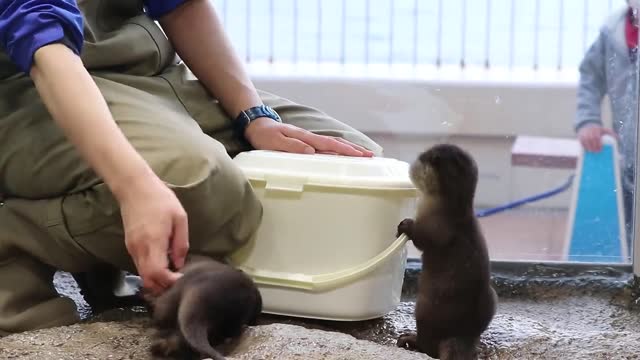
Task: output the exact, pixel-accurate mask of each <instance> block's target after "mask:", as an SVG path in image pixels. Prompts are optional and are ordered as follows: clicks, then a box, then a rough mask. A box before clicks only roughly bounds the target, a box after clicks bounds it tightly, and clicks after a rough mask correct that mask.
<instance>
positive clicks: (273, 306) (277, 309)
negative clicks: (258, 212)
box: [232, 151, 416, 321]
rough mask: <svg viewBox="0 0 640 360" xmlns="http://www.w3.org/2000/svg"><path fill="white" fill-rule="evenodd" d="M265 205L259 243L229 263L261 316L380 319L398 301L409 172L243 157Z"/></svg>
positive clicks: (283, 156)
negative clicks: (248, 285)
mask: <svg viewBox="0 0 640 360" xmlns="http://www.w3.org/2000/svg"><path fill="white" fill-rule="evenodd" d="M234 161H235V162H236V164H237V165H239V166H240V168H241V169H242V170H243V171H244V173H245V174H246V176H247V178H248V179H249V180H250V182H251V184H252V186H253V188H254V190H255V191H256V193H257V195H258V196H259V198H260V199H261V202H262V204H263V207H264V215H263V220H262V223H261V225H260V228H259V229H258V232H257V234H256V236H255V237H254V240H252V241H251V242H250V243H249V244H248V245H247V246H245V247H244V248H243V249H241V250H240V251H238V252H237V253H235V254H234V255H233V257H232V262H233V263H234V264H235V265H236V266H238V267H239V268H241V269H242V270H244V271H245V272H247V273H249V274H250V275H251V276H252V277H253V279H254V280H255V281H256V282H257V284H258V286H259V288H260V291H261V293H262V296H263V308H264V312H265V313H271V314H279V315H288V316H296V317H305V318H316V319H325V320H341V321H356V320H366V319H372V318H377V317H380V316H383V315H385V314H387V313H388V312H390V311H392V310H394V309H395V308H396V306H397V305H398V303H399V302H400V295H401V290H402V283H403V280H404V270H405V263H406V256H407V252H406V246H405V245H406V240H407V239H406V237H405V236H404V235H403V236H401V237H400V238H397V239H396V237H395V235H396V230H397V226H398V224H399V223H400V221H401V220H402V219H403V218H405V217H407V216H413V214H414V206H415V197H416V190H415V188H414V186H413V184H412V183H411V181H410V179H409V173H408V171H409V164H407V163H405V162H401V161H398V160H394V159H388V158H353V157H344V156H333V155H318V154H316V155H299V154H288V153H282V152H270V151H250V152H245V153H241V154H239V155H238V156H237V157H236V158H235V159H234Z"/></svg>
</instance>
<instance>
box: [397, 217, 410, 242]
mask: <svg viewBox="0 0 640 360" xmlns="http://www.w3.org/2000/svg"><path fill="white" fill-rule="evenodd" d="M412 233H413V219H404V220H402V222H401V223H400V224H399V225H398V232H397V233H396V237H398V236H400V235H402V234H406V235H407V236H408V237H409V238H411V234H412Z"/></svg>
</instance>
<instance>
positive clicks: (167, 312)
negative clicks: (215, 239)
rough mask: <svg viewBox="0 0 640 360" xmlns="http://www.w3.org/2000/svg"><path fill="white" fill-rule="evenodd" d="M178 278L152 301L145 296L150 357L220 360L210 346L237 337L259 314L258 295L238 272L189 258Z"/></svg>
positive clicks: (226, 266)
mask: <svg viewBox="0 0 640 360" xmlns="http://www.w3.org/2000/svg"><path fill="white" fill-rule="evenodd" d="M189 260H190V261H189V262H188V264H187V265H186V266H185V267H184V270H183V275H182V277H181V278H180V279H178V280H177V281H176V282H175V283H174V285H173V286H171V288H169V289H168V290H167V291H165V292H164V293H163V294H162V295H160V296H159V297H157V298H153V297H151V296H149V295H148V294H145V298H146V299H147V301H148V302H149V305H150V311H151V313H152V319H153V323H154V325H155V327H156V328H157V333H156V334H155V339H154V342H153V344H152V345H151V353H152V354H153V355H155V356H157V357H173V358H179V359H188V358H194V357H196V358H198V359H199V358H200V357H201V356H203V355H204V356H207V357H210V358H212V359H214V360H223V359H224V356H222V354H220V352H218V351H217V350H215V349H214V348H213V346H217V345H219V344H221V343H223V342H224V341H225V340H226V339H228V338H235V337H238V336H240V335H241V333H242V330H243V328H244V326H245V325H255V324H256V320H257V317H258V315H259V314H260V313H261V312H262V296H261V295H260V291H259V290H258V288H257V287H256V285H255V283H254V282H253V281H252V280H251V278H249V277H248V276H247V275H246V274H244V273H243V272H242V271H240V270H237V269H234V268H232V267H231V266H229V265H227V264H224V263H221V262H218V261H215V260H213V259H210V258H205V257H197V258H194V257H193V256H192V257H191V259H189Z"/></svg>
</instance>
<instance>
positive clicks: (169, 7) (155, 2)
mask: <svg viewBox="0 0 640 360" xmlns="http://www.w3.org/2000/svg"><path fill="white" fill-rule="evenodd" d="M187 1H189V0H143V3H144V6H145V8H146V10H147V14H148V15H149V17H150V18H152V19H154V20H157V19H159V18H161V17H163V16H164V15H166V14H168V13H170V12H172V11H173V10H175V9H176V8H177V7H178V6H180V5H182V4H184V3H186V2H187Z"/></svg>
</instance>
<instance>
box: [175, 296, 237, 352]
mask: <svg viewBox="0 0 640 360" xmlns="http://www.w3.org/2000/svg"><path fill="white" fill-rule="evenodd" d="M205 306H206V305H205V304H202V303H199V301H198V295H197V294H193V293H192V294H188V295H187V296H185V297H184V298H183V303H182V304H180V309H179V310H178V324H179V326H180V332H181V333H182V336H183V337H184V339H185V341H186V342H187V343H188V344H189V346H190V347H191V348H192V349H193V350H194V351H196V352H198V353H200V354H202V355H206V356H208V357H210V358H211V359H213V360H226V358H225V357H224V356H223V355H222V354H221V353H220V352H219V351H218V350H216V349H214V348H213V347H212V346H211V343H210V342H209V326H208V323H207V322H208V316H206V313H205V311H206V308H205Z"/></svg>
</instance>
